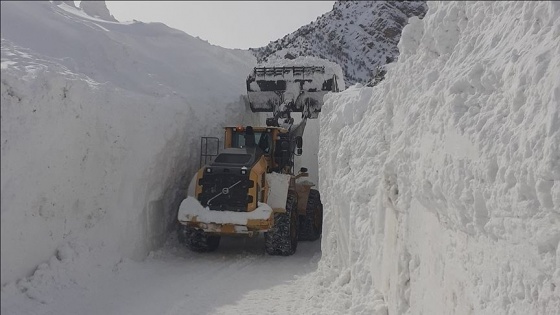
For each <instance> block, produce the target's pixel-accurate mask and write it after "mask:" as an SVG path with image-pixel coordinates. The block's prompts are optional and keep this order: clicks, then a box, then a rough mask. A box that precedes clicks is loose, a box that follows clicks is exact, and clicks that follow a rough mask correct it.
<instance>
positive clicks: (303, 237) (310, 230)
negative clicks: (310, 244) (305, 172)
mask: <svg viewBox="0 0 560 315" xmlns="http://www.w3.org/2000/svg"><path fill="white" fill-rule="evenodd" d="M322 230H323V204H321V195H320V194H319V191H317V190H315V189H311V190H310V191H309V198H307V208H306V212H305V216H302V218H301V221H300V226H299V240H300V241H315V240H317V239H318V238H319V237H320V236H321V232H322Z"/></svg>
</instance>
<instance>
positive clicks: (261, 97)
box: [247, 66, 338, 118]
mask: <svg viewBox="0 0 560 315" xmlns="http://www.w3.org/2000/svg"><path fill="white" fill-rule="evenodd" d="M331 91H332V92H338V84H337V80H336V75H334V74H332V75H329V74H326V73H325V67H314V66H311V67H307V66H299V67H298V66H296V67H256V68H254V69H253V72H252V73H251V74H249V76H248V77H247V97H248V100H249V106H250V107H251V111H253V112H275V113H276V112H277V111H280V112H301V113H303V115H304V117H307V118H317V115H318V114H319V112H320V111H321V107H322V106H323V96H324V95H325V94H327V93H328V92H331ZM283 105H284V106H283Z"/></svg>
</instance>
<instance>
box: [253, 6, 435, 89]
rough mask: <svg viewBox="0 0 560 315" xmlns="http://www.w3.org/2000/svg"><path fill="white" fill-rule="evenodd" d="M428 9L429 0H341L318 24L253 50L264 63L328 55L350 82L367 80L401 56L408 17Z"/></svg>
mask: <svg viewBox="0 0 560 315" xmlns="http://www.w3.org/2000/svg"><path fill="white" fill-rule="evenodd" d="M426 11H427V6H426V3H425V2H424V1H337V2H336V3H335V4H334V6H333V9H332V11H330V12H327V13H325V14H323V15H322V16H320V17H319V18H317V20H316V21H315V22H311V24H308V25H305V26H302V27H301V28H300V29H298V30H297V31H295V32H294V33H292V34H289V35H286V36H284V37H283V38H281V39H278V40H276V41H273V42H270V44H268V45H267V46H265V47H261V48H251V49H250V51H251V52H252V53H253V54H254V55H255V56H256V57H257V60H258V61H259V62H268V61H270V60H271V59H277V58H287V59H293V58H295V57H298V56H315V57H319V58H324V59H328V60H330V61H333V62H336V63H338V64H339V65H340V66H341V67H342V69H343V70H344V75H345V78H344V79H345V81H346V85H347V86H349V85H353V84H355V83H358V82H359V83H362V84H367V83H370V82H372V81H373V79H374V77H375V75H376V74H377V72H378V70H377V69H378V67H379V66H382V65H385V64H387V63H390V62H392V61H394V60H395V59H396V58H397V56H398V54H399V51H398V49H397V43H398V42H399V39H400V36H401V31H402V29H403V27H404V26H405V25H406V24H407V21H408V18H410V17H412V16H418V17H420V18H422V17H424V15H425V14H426Z"/></svg>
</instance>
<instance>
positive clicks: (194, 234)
mask: <svg viewBox="0 0 560 315" xmlns="http://www.w3.org/2000/svg"><path fill="white" fill-rule="evenodd" d="M177 236H178V239H179V242H180V243H181V244H184V245H186V246H187V247H188V248H189V249H190V250H192V251H193V252H198V253H204V252H212V251H215V250H216V249H217V248H218V246H219V245H220V239H221V237H220V236H219V235H208V234H207V233H205V232H204V231H202V230H198V229H195V228H192V227H187V226H184V225H182V226H181V227H179V231H178V235H177Z"/></svg>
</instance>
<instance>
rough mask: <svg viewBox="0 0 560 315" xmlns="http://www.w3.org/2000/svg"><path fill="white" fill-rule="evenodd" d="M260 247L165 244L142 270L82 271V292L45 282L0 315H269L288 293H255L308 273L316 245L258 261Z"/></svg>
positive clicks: (139, 265)
mask: <svg viewBox="0 0 560 315" xmlns="http://www.w3.org/2000/svg"><path fill="white" fill-rule="evenodd" d="M263 246H264V240H263V238H262V237H260V238H254V239H248V238H247V239H245V238H224V239H222V244H221V246H220V248H219V249H218V250H217V251H216V252H213V253H206V254H196V253H193V252H190V251H189V250H188V249H186V248H183V247H182V246H180V245H179V244H178V243H177V242H176V240H175V239H171V240H170V241H169V242H168V243H167V244H166V246H164V248H162V249H161V250H158V251H156V252H152V253H151V254H150V256H149V257H148V258H147V259H146V260H144V261H143V262H134V261H125V262H122V263H120V264H118V265H116V266H115V267H114V268H112V270H111V268H95V267H94V268H91V269H89V270H83V271H82V272H83V273H85V274H82V276H83V277H87V278H89V279H87V281H83V283H84V284H85V285H81V283H80V281H79V280H78V281H70V282H69V283H66V284H65V283H64V282H63V281H53V282H52V283H51V285H50V286H49V288H47V287H44V288H42V291H43V292H41V293H40V294H38V296H39V297H40V298H39V299H30V298H28V297H23V296H22V295H19V296H20V298H19V299H13V298H12V299H9V300H7V299H6V300H5V299H3V301H2V314H22V315H23V314H37V315H38V314H42V315H46V314H58V315H63V314H82V315H88V314H92V315H93V314H107V315H108V314H134V315H142V314H167V315H174V314H183V315H184V314H238V312H240V311H241V309H243V312H245V313H247V311H249V312H250V313H251V312H252V313H253V314H267V313H269V312H270V313H271V314H274V313H276V312H277V310H278V308H279V307H280V308H282V309H284V310H285V309H286V307H288V309H289V306H287V305H278V304H279V303H281V301H285V300H286V299H287V298H288V299H289V297H288V296H287V295H289V294H290V292H286V290H283V289H279V290H274V291H273V292H277V293H278V294H280V295H282V296H281V297H279V296H271V295H270V294H265V293H263V292H271V291H270V289H271V288H273V287H276V286H278V287H285V288H287V287H288V286H282V285H283V284H289V283H290V282H292V281H293V280H295V279H296V278H297V277H299V276H302V275H304V274H307V273H310V272H312V271H313V270H315V269H316V268H317V262H318V260H319V259H320V256H321V249H320V241H315V242H302V243H300V244H299V247H298V251H297V252H296V254H295V255H293V256H290V257H277V256H269V255H266V254H265V253H264V250H263ZM292 289H293V288H292ZM46 292H48V293H46ZM31 296H33V295H31ZM45 296H46V297H47V298H45ZM239 301H243V303H239ZM266 301H268V302H270V303H267V302H266ZM4 302H7V303H4ZM251 310H252V311H251ZM5 311H6V312H5Z"/></svg>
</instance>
